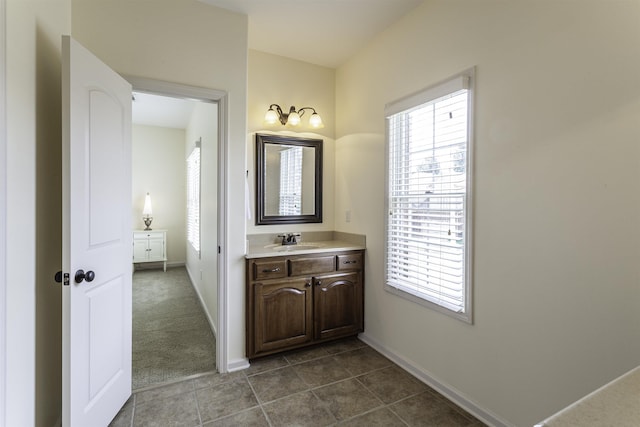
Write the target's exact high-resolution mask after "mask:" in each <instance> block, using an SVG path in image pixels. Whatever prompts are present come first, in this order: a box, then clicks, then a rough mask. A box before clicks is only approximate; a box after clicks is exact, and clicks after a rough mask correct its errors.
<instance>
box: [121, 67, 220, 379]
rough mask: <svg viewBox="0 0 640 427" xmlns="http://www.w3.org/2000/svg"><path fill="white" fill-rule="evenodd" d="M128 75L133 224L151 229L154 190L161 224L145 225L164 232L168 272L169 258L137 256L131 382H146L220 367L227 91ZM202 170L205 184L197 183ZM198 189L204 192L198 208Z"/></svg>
mask: <svg viewBox="0 0 640 427" xmlns="http://www.w3.org/2000/svg"><path fill="white" fill-rule="evenodd" d="M127 80H129V81H130V82H131V83H132V86H133V101H132V102H133V104H132V113H133V117H132V181H133V183H132V190H133V191H132V194H133V196H132V197H133V199H132V223H133V224H134V227H133V228H134V230H144V229H145V228H146V225H145V223H144V222H143V210H144V207H143V205H144V202H145V199H146V195H147V193H148V194H149V196H150V198H151V200H152V213H151V215H150V216H151V217H152V225H151V226H150V227H149V228H151V229H152V230H153V231H148V232H147V233H152V234H153V232H154V231H158V232H161V234H164V235H165V236H166V238H165V243H164V248H163V249H164V251H165V253H164V255H165V256H166V265H167V267H168V270H167V272H166V273H165V272H164V271H163V268H162V267H163V264H164V263H163V262H160V263H153V262H148V263H146V262H145V263H140V264H135V266H136V268H135V272H134V277H133V356H132V359H133V372H132V377H133V379H132V382H133V383H132V388H133V389H134V390H139V389H143V388H146V387H150V386H154V385H158V384H163V383H167V382H173V381H177V380H180V379H184V378H185V377H190V376H194V375H199V374H204V373H207V372H211V371H212V370H216V367H217V366H220V365H219V364H218V363H217V360H219V355H220V353H221V349H220V345H219V344H218V343H216V341H218V340H217V338H218V335H219V334H218V331H219V318H220V315H221V313H220V310H219V309H218V301H219V298H218V294H219V292H220V291H221V290H220V286H219V283H220V280H219V279H220V277H223V276H222V273H223V269H224V263H222V262H221V261H222V260H223V259H224V253H222V251H221V250H220V245H219V243H218V242H219V241H221V239H222V237H223V234H224V226H223V224H224V210H223V209H221V208H222V206H223V202H222V200H223V198H222V194H221V193H222V191H220V189H221V188H223V184H224V183H223V180H224V167H223V165H224V163H223V162H224V153H225V150H224V137H225V136H224V133H223V128H222V126H220V123H221V122H222V121H221V120H220V118H221V117H224V108H225V100H226V98H225V96H226V94H225V93H224V92H221V91H215V90H209V89H201V88H194V87H190V86H182V85H175V84H171V83H165V82H158V81H153V80H147V79H137V78H127ZM196 151H197V154H198V155H199V159H198V166H199V167H198V169H197V172H198V173H197V174H196V175H194V174H193V172H194V167H193V166H194V165H193V164H190V162H191V163H193V157H194V153H195V152H196ZM196 178H197V179H198V184H199V185H198V186H196V187H194V186H193V180H194V179H196ZM194 189H195V190H196V191H197V194H195V193H194ZM194 196H195V197H196V198H197V199H198V204H197V205H196V206H197V208H198V209H197V215H195V216H194V204H193V198H194ZM145 216H147V213H146V212H145ZM194 236H195V238H194ZM134 245H135V244H134ZM149 247H151V246H149ZM149 267H151V268H149ZM154 267H155V268H154Z"/></svg>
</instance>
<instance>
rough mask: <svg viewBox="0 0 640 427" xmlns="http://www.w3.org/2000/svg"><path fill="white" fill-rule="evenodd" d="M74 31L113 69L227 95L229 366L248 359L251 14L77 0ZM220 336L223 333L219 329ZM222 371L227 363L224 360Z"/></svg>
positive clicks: (125, 0)
mask: <svg viewBox="0 0 640 427" xmlns="http://www.w3.org/2000/svg"><path fill="white" fill-rule="evenodd" d="M72 21H73V36H74V37H75V38H76V39H77V40H78V41H79V42H80V43H82V44H83V45H84V46H85V47H87V48H88V49H89V50H91V51H92V52H93V53H94V54H95V55H96V56H98V57H99V58H100V59H101V60H103V61H104V62H105V63H107V65H109V66H110V67H112V68H113V69H114V70H116V71H118V72H120V73H124V74H127V75H131V76H138V77H145V78H152V79H157V80H161V81H167V82H173V83H180V84H185V85H191V86H198V87H203V88H210V89H219V90H224V91H226V92H227V93H228V106H229V108H228V112H227V117H226V119H225V120H226V122H225V123H224V128H225V131H226V133H227V135H228V142H227V144H228V149H227V157H228V159H227V163H226V166H227V168H228V170H227V177H228V180H227V184H226V188H225V190H226V194H227V198H228V199H227V202H226V204H225V206H224V209H225V212H226V215H227V224H226V228H227V229H228V230H232V231H233V234H234V235H233V236H231V235H230V236H228V238H227V240H226V241H223V242H222V246H223V247H224V248H225V249H226V255H227V262H226V265H225V266H224V267H225V270H226V274H227V281H228V283H229V284H230V285H229V286H228V294H227V297H226V298H227V303H228V305H229V312H228V317H227V319H226V320H227V322H228V325H229V330H228V334H227V335H226V339H227V340H228V343H227V346H226V347H227V354H226V355H224V356H225V358H226V359H227V360H228V365H231V366H232V367H234V366H243V365H244V363H245V362H244V361H245V359H244V310H243V309H242V308H243V307H244V287H241V286H237V284H238V283H243V282H244V238H241V239H238V238H237V236H238V235H240V236H244V234H245V218H244V215H238V213H239V212H244V207H245V206H244V180H245V163H246V161H245V156H246V111H247V110H246V108H247V104H246V99H247V98H246V94H247V75H246V70H247V17H246V16H245V15H241V14H238V13H233V12H228V11H226V10H222V9H218V8H215V7H212V6H209V5H206V4H204V3H202V2H199V1H196V0H182V1H171V0H157V1H154V2H153V4H151V3H150V2H148V1H144V0H134V1H131V0H73V8H72ZM218 335H220V334H218ZM220 369H226V367H225V366H220Z"/></svg>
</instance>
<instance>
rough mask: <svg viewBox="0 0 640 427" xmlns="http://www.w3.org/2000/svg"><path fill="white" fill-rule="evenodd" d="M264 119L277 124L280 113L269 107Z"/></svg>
mask: <svg viewBox="0 0 640 427" xmlns="http://www.w3.org/2000/svg"><path fill="white" fill-rule="evenodd" d="M264 121H265V122H266V123H268V124H270V125H273V124H275V123H276V122H277V121H278V113H276V112H275V110H274V109H273V108H269V111H267V114H265V115H264Z"/></svg>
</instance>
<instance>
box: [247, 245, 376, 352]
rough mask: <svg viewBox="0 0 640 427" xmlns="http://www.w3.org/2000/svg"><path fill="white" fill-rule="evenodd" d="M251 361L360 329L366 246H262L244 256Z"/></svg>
mask: <svg viewBox="0 0 640 427" xmlns="http://www.w3.org/2000/svg"><path fill="white" fill-rule="evenodd" d="M246 328H247V330H246V341H247V342H246V351H247V357H248V358H249V359H253V358H257V357H261V356H266V355H268V354H273V353H277V352H280V351H284V350H290V349H294V348H299V347H304V346H308V345H312V344H315V343H319V342H324V341H328V340H333V339H337V338H343V337H348V336H353V335H357V334H358V333H359V332H362V331H363V330H364V246H363V245H358V244H355V245H354V244H352V243H344V242H335V241H332V242H321V243H316V244H308V243H307V244H304V245H302V244H301V245H300V249H298V248H295V247H290V248H287V247H284V246H277V245H271V246H265V249H263V250H258V251H255V250H254V251H253V253H251V251H250V252H249V253H248V254H247V256H246Z"/></svg>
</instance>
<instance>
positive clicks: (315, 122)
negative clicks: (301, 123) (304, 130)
mask: <svg viewBox="0 0 640 427" xmlns="http://www.w3.org/2000/svg"><path fill="white" fill-rule="evenodd" d="M309 126H311V127H313V128H321V127H322V126H323V124H322V118H321V117H320V114H318V113H313V114H312V115H311V117H309Z"/></svg>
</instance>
